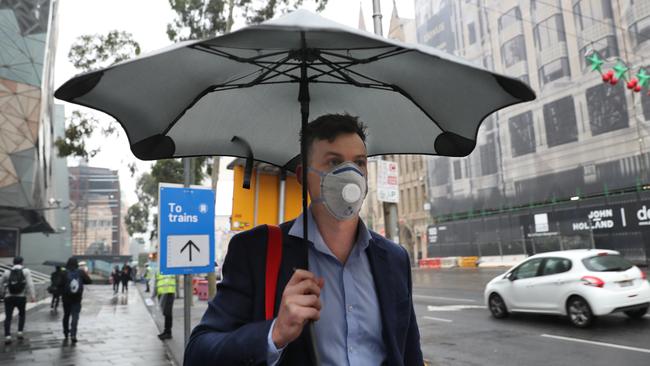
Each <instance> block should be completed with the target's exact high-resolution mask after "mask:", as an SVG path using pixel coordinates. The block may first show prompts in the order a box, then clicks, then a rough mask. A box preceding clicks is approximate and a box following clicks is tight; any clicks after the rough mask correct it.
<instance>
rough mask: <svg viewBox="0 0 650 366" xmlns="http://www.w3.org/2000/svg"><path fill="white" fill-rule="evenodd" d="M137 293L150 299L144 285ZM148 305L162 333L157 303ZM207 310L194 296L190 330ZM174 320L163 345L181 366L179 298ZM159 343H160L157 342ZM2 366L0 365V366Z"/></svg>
mask: <svg viewBox="0 0 650 366" xmlns="http://www.w3.org/2000/svg"><path fill="white" fill-rule="evenodd" d="M137 288H138V291H140V294H141V295H142V297H143V298H144V299H150V298H151V292H148V293H147V292H144V290H145V285H144V284H138V285H137ZM180 293H181V295H182V294H183V290H182V286H181V290H180ZM146 302H147V303H148V306H147V307H148V310H149V312H150V313H151V317H152V318H153V319H154V321H155V323H156V325H157V327H158V332H162V330H163V324H164V318H163V316H162V313H161V311H160V307H159V306H158V303H157V301H155V299H153V300H147V301H146ZM207 308H208V302H207V301H200V300H198V297H197V296H196V295H195V296H194V302H193V305H192V310H191V319H192V320H191V324H192V326H191V328H192V329H194V327H195V326H196V325H197V324H199V322H200V321H201V318H202V317H203V313H205V310H206V309H207ZM173 314H174V318H173V321H172V337H173V338H172V339H168V340H165V341H164V343H165V345H166V346H167V347H168V350H169V352H170V353H171V355H172V356H173V360H174V362H175V363H176V364H177V365H182V364H183V355H184V351H185V343H184V330H183V327H184V325H185V323H184V309H183V297H182V296H181V297H180V298H178V299H176V300H174V313H173ZM158 342H160V341H158ZM161 343H162V342H161ZM1 365H2V364H0V366H1Z"/></svg>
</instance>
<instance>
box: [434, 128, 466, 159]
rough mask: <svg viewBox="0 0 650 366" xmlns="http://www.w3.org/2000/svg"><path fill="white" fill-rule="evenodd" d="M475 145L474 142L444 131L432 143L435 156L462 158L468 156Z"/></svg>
mask: <svg viewBox="0 0 650 366" xmlns="http://www.w3.org/2000/svg"><path fill="white" fill-rule="evenodd" d="M475 146H476V143H475V142H474V140H471V139H468V138H465V137H463V136H461V135H457V134H455V133H453V132H449V131H444V132H443V133H441V134H440V135H438V137H436V141H435V143H434V147H435V149H436V154H437V155H442V156H455V157H464V156H467V155H469V154H470V153H471V152H472V150H474V147H475Z"/></svg>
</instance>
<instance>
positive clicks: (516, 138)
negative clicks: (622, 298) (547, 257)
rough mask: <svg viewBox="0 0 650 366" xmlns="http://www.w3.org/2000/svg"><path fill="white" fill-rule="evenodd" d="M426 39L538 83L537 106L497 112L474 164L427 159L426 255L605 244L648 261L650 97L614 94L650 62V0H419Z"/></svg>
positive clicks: (474, 155) (483, 135)
mask: <svg viewBox="0 0 650 366" xmlns="http://www.w3.org/2000/svg"><path fill="white" fill-rule="evenodd" d="M415 11H416V27H417V34H418V41H419V42H420V43H423V44H427V45H430V46H433V47H437V48H439V49H443V50H445V51H447V52H450V53H453V54H456V55H458V56H461V57H464V58H466V59H468V60H470V61H471V62H474V63H475V64H477V65H480V66H483V67H485V68H488V69H492V70H494V71H497V72H499V73H503V74H506V75H509V76H512V77H516V78H519V79H521V80H523V81H525V82H527V83H529V85H530V86H531V87H532V88H533V89H534V90H535V92H536V93H537V100H536V101H534V102H532V103H525V104H520V105H516V106H513V107H510V108H507V109H505V110H503V111H499V112H497V113H495V114H493V115H491V116H489V117H488V118H487V119H486V120H485V121H484V122H483V124H482V127H481V129H480V131H479V134H478V143H477V147H476V149H475V151H474V152H473V153H472V154H471V155H470V156H469V157H467V158H443V157H436V158H433V159H431V161H430V162H429V174H428V186H429V190H428V193H429V200H430V203H431V214H432V216H433V217H434V220H435V221H436V225H434V226H432V227H431V230H430V233H429V234H430V235H429V238H428V247H429V255H430V256H433V255H505V254H521V253H522V252H523V253H525V254H532V253H535V252H539V251H545V250H555V249H568V248H582V247H599V248H614V249H617V250H620V251H621V252H623V254H624V255H626V256H627V257H628V258H630V259H632V260H634V261H636V262H638V263H646V262H647V261H648V260H649V259H648V258H650V225H648V224H647V222H648V220H649V219H647V218H646V216H647V208H648V207H650V194H648V191H647V189H645V188H650V185H649V184H648V183H650V178H649V168H650V164H649V159H650V154H649V153H650V146H649V145H648V144H649V142H650V140H649V137H650V136H649V134H650V96H648V95H647V94H646V92H643V93H633V92H631V91H630V90H627V89H626V88H625V85H624V83H622V82H621V83H618V84H617V85H610V84H605V83H603V82H602V80H601V77H600V75H598V74H597V73H595V72H593V71H591V69H590V67H589V65H588V64H587V63H586V61H585V55H586V53H587V52H588V51H589V50H596V51H598V52H599V53H600V54H601V55H602V56H603V57H605V58H607V62H606V63H605V65H603V68H604V69H605V70H607V69H611V68H612V67H613V66H614V64H615V63H616V61H617V59H620V60H623V61H625V62H626V64H627V66H628V67H630V69H631V70H632V71H631V74H632V76H633V75H634V74H635V73H636V72H637V71H638V70H639V68H641V67H646V66H648V65H647V64H646V61H644V60H645V59H646V58H647V57H648V56H649V55H650V2H647V1H626V0H544V1H520V0H499V1H496V0H467V1H462V2H460V1H450V0H415Z"/></svg>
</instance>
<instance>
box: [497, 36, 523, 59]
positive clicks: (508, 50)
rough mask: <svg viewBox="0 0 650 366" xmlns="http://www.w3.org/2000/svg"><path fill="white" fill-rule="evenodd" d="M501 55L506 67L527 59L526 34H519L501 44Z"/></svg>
mask: <svg viewBox="0 0 650 366" xmlns="http://www.w3.org/2000/svg"><path fill="white" fill-rule="evenodd" d="M501 57H503V64H504V66H505V67H510V66H512V65H514V64H516V63H517V62H520V61H525V60H526V43H525V42H524V36H523V35H521V34H520V35H518V36H516V37H513V38H512V39H511V40H509V41H507V42H506V43H504V44H503V46H501Z"/></svg>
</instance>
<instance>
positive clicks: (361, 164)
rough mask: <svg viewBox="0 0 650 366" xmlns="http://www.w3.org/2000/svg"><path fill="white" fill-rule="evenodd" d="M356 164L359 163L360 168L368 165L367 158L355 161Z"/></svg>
mask: <svg viewBox="0 0 650 366" xmlns="http://www.w3.org/2000/svg"><path fill="white" fill-rule="evenodd" d="M355 164H357V165H358V166H359V167H360V168H363V167H364V166H366V161H365V160H357V161H355Z"/></svg>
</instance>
